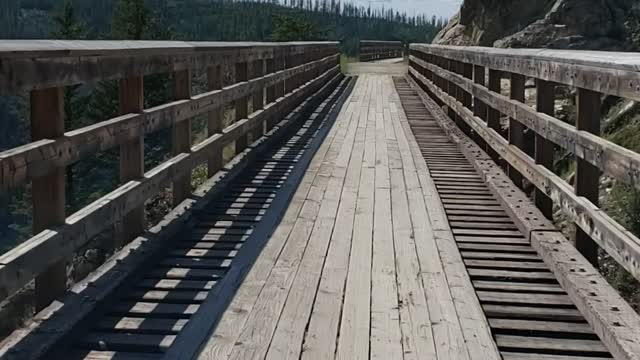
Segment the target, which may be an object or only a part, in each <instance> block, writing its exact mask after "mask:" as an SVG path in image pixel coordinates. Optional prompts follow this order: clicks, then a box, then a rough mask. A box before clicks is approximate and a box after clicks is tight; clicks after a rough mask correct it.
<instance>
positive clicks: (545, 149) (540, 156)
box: [534, 79, 555, 220]
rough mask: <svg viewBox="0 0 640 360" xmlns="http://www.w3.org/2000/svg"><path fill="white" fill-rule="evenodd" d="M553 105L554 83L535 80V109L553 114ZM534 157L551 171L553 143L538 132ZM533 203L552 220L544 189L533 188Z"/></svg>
mask: <svg viewBox="0 0 640 360" xmlns="http://www.w3.org/2000/svg"><path fill="white" fill-rule="evenodd" d="M554 106H555V85H554V83H552V82H550V81H544V80H540V79H537V80H536V110H537V111H538V112H541V113H544V114H547V115H551V116H553V115H554V112H555V110H554ZM535 137H536V140H535V159H536V163H537V164H540V165H542V166H544V167H546V168H547V169H549V170H551V171H553V143H552V142H551V141H549V140H547V139H545V137H544V136H541V135H539V134H536V135H535ZM534 199H535V204H536V206H537V207H538V209H540V211H541V212H542V214H544V216H545V217H546V218H547V219H549V220H553V201H551V198H550V197H548V196H547V195H546V194H545V193H544V191H541V190H540V189H538V188H536V190H535V195H534Z"/></svg>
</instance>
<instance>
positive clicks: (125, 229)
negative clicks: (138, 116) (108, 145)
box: [115, 76, 145, 248]
mask: <svg viewBox="0 0 640 360" xmlns="http://www.w3.org/2000/svg"><path fill="white" fill-rule="evenodd" d="M119 107H120V108H119V111H120V114H122V115H124V114H129V113H139V112H142V111H143V109H144V78H143V77H142V76H134V77H130V78H126V79H120V82H119ZM142 177H144V135H140V136H138V137H137V138H136V139H134V140H132V141H130V142H127V143H125V144H122V145H120V183H121V184H124V183H126V182H127V181H130V180H135V179H140V178H142ZM144 228H145V218H144V206H139V207H137V208H135V209H133V210H132V211H131V212H130V213H128V214H126V215H125V216H124V218H123V219H122V222H121V223H120V224H119V225H118V226H117V235H116V243H115V247H116V248H118V247H121V246H123V245H125V244H127V243H128V242H129V241H131V240H132V239H133V238H135V237H136V236H138V235H140V234H142V232H143V231H144Z"/></svg>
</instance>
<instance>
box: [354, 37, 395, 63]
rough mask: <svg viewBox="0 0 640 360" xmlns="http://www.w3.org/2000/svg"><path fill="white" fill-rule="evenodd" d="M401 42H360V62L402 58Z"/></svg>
mask: <svg viewBox="0 0 640 360" xmlns="http://www.w3.org/2000/svg"><path fill="white" fill-rule="evenodd" d="M403 50H404V47H403V45H402V42H401V41H376V40H362V41H360V61H363V62H364V61H373V60H384V59H393V58H399V57H402V56H403Z"/></svg>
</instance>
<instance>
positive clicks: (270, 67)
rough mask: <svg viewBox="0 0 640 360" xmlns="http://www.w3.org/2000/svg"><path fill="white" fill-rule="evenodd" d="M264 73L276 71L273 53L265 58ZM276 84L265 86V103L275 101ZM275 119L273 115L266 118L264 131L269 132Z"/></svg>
mask: <svg viewBox="0 0 640 360" xmlns="http://www.w3.org/2000/svg"><path fill="white" fill-rule="evenodd" d="M266 67H267V70H266V73H267V74H273V73H274V72H275V71H276V59H275V54H274V57H273V58H270V59H267V61H266ZM276 86H277V84H275V85H272V86H269V87H267V91H266V93H267V94H266V103H267V104H271V103H272V102H274V101H276ZM274 120H275V119H274V118H273V117H270V118H269V119H268V120H267V128H266V131H267V132H269V131H271V129H273V126H274V125H275V121H274Z"/></svg>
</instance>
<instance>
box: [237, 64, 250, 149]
mask: <svg viewBox="0 0 640 360" xmlns="http://www.w3.org/2000/svg"><path fill="white" fill-rule="evenodd" d="M242 81H247V63H246V62H239V63H236V82H237V83H238V82H242ZM248 104H249V99H248V97H242V98H240V99H238V100H236V121H239V120H242V119H244V118H246V117H247V115H248ZM248 136H249V134H245V135H242V136H241V137H239V138H238V139H237V140H236V154H239V153H241V152H242V151H244V149H245V148H246V147H247V144H248Z"/></svg>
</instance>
